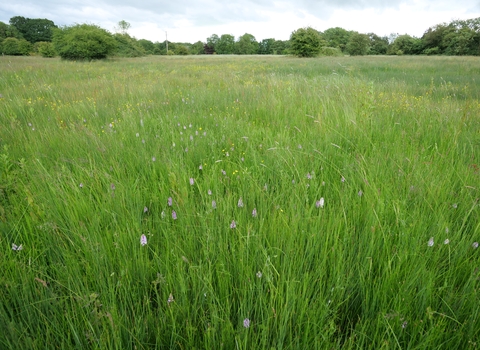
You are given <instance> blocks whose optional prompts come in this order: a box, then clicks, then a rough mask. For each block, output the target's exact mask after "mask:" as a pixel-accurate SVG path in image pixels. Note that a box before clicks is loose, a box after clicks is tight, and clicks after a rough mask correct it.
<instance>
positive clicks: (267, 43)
mask: <svg viewBox="0 0 480 350" xmlns="http://www.w3.org/2000/svg"><path fill="white" fill-rule="evenodd" d="M274 43H275V39H263V40H262V41H261V42H259V43H258V53H259V54H260V55H272V54H273V45H274Z"/></svg>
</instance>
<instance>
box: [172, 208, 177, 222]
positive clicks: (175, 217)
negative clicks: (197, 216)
mask: <svg viewBox="0 0 480 350" xmlns="http://www.w3.org/2000/svg"><path fill="white" fill-rule="evenodd" d="M172 219H173V220H177V213H176V212H175V210H172Z"/></svg>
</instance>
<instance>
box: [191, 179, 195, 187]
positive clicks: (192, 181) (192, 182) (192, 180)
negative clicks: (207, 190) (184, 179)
mask: <svg viewBox="0 0 480 350" xmlns="http://www.w3.org/2000/svg"><path fill="white" fill-rule="evenodd" d="M194 183H195V180H194V179H193V177H191V178H190V185H191V186H193V184H194Z"/></svg>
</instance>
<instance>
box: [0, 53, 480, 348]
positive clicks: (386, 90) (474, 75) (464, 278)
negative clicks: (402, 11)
mask: <svg viewBox="0 0 480 350" xmlns="http://www.w3.org/2000/svg"><path fill="white" fill-rule="evenodd" d="M0 94H1V98H0V247H1V249H0V348H1V349H72V348H77V349H81V348H85V349H468V348H471V349H474V348H477V347H479V346H480V290H479V288H480V249H477V247H478V243H477V242H479V241H480V208H479V202H478V199H479V197H480V192H479V190H480V188H479V187H480V61H479V59H478V58H475V57H371V56H370V57H335V58H315V59H296V58H290V57H273V56H272V57H269V56H247V57H245V56H243V57H235V56H208V57H206V56H203V57H193V56H187V57H166V56H163V57H162V56H158V57H146V58H137V59H115V60H107V61H97V62H68V61H61V60H58V59H44V58H39V57H8V56H3V57H0Z"/></svg>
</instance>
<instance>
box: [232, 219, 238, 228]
mask: <svg viewBox="0 0 480 350" xmlns="http://www.w3.org/2000/svg"><path fill="white" fill-rule="evenodd" d="M236 227H237V224H235V220H232V223H231V224H230V228H236Z"/></svg>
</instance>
